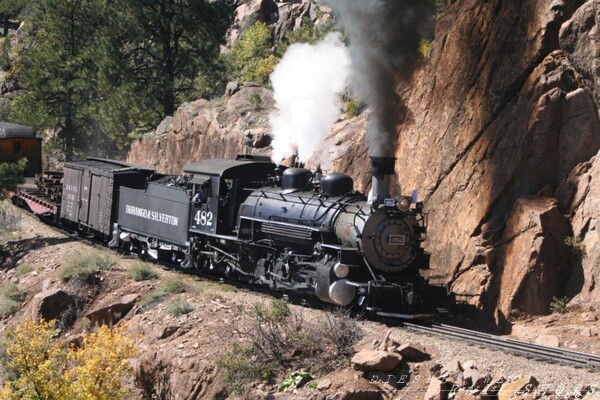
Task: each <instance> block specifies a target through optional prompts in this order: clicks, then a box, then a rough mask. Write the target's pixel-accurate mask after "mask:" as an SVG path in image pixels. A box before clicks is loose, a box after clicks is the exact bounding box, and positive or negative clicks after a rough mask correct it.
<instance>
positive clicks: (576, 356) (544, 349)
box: [401, 322, 600, 371]
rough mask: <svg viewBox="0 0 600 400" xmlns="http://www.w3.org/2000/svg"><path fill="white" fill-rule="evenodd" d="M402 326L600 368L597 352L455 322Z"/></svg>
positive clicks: (477, 343)
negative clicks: (474, 327)
mask: <svg viewBox="0 0 600 400" xmlns="http://www.w3.org/2000/svg"><path fill="white" fill-rule="evenodd" d="M401 326H404V327H406V328H408V329H411V330H415V331H420V332H425V333H430V334H434V335H438V336H441V337H446V338H452V339H457V340H460V341H462V342H468V343H471V344H475V345H482V346H485V347H491V348H496V349H499V350H503V351H506V352H509V353H512V354H517V355H520V356H525V357H527V358H537V359H541V360H546V361H550V362H554V363H564V364H571V365H574V366H578V367H585V368H588V369H590V370H594V371H599V370H600V355H596V354H590V353H584V352H581V351H576V350H569V349H564V348H560V347H553V346H546V345H541V344H535V343H530V342H526V341H523V340H517V339H513V338H507V337H503V336H498V335H494V334H490V333H484V332H478V331H474V330H470V329H465V328H460V327H456V326H452V325H445V324H435V323H427V322H402V323H401Z"/></svg>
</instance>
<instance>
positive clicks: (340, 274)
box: [333, 263, 350, 279]
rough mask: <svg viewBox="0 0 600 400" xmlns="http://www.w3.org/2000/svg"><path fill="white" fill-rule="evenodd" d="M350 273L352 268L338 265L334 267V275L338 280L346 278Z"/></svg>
mask: <svg viewBox="0 0 600 400" xmlns="http://www.w3.org/2000/svg"><path fill="white" fill-rule="evenodd" d="M349 273H350V267H349V266H348V265H346V264H342V263H337V264H335V265H334V266H333V274H334V275H335V276H336V277H337V278H340V279H341V278H345V277H347V276H348V274H349Z"/></svg>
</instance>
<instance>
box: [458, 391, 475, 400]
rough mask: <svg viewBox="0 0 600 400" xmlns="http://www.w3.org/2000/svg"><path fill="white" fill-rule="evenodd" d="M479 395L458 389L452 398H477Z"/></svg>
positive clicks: (472, 399)
mask: <svg viewBox="0 0 600 400" xmlns="http://www.w3.org/2000/svg"><path fill="white" fill-rule="evenodd" d="M477 399H479V396H476V395H474V394H471V393H469V392H468V391H467V390H465V389H458V391H457V392H456V395H455V396H454V400H477Z"/></svg>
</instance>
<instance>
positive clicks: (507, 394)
mask: <svg viewBox="0 0 600 400" xmlns="http://www.w3.org/2000/svg"><path fill="white" fill-rule="evenodd" d="M537 386H538V381H537V380H536V379H535V378H534V377H533V376H525V377H522V378H518V379H516V380H514V381H512V382H505V383H504V384H503V385H502V387H501V388H500V391H498V400H509V399H514V398H515V396H518V395H523V394H526V393H532V392H533V391H534V390H535V388H537Z"/></svg>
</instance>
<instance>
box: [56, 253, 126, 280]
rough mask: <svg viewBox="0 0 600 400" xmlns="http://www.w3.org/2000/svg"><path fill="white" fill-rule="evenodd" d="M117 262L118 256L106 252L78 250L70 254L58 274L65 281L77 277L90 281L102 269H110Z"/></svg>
mask: <svg viewBox="0 0 600 400" xmlns="http://www.w3.org/2000/svg"><path fill="white" fill-rule="evenodd" d="M116 263H117V260H116V258H115V257H114V256H113V255H111V254H107V253H104V252H99V251H95V250H94V251H89V252H85V253H83V252H77V253H74V254H71V255H70V256H68V257H67V258H66V259H65V261H64V263H63V265H62V266H61V267H60V268H59V270H58V276H59V277H60V278H61V279H62V280H63V281H69V280H71V279H73V278H77V279H79V280H81V281H89V280H90V279H93V278H95V277H96V276H97V275H98V273H99V272H100V271H103V270H108V269H111V268H112V267H114V266H115V265H116Z"/></svg>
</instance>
